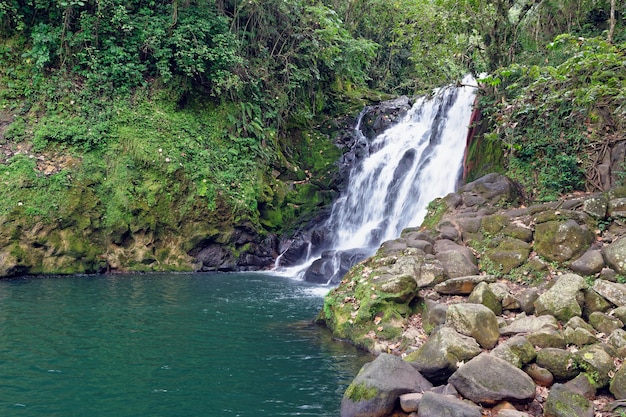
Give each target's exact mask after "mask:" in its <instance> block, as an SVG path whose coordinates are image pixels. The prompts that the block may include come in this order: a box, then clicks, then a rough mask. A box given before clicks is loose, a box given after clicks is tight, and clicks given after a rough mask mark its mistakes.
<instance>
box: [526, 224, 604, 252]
mask: <svg viewBox="0 0 626 417" xmlns="http://www.w3.org/2000/svg"><path fill="white" fill-rule="evenodd" d="M593 241H594V235H593V233H591V232H590V231H589V230H587V229H586V228H583V227H581V226H580V225H579V224H578V223H577V222H576V221H575V220H573V219H566V220H553V221H547V222H544V223H539V224H537V225H536V226H535V245H534V248H535V250H536V251H537V253H538V254H539V255H541V256H543V257H544V258H546V259H548V260H549V261H556V262H566V261H568V260H570V259H572V258H574V259H575V258H577V257H579V256H580V255H582V254H583V253H584V252H585V251H586V250H587V249H589V246H590V245H591V243H592V242H593Z"/></svg>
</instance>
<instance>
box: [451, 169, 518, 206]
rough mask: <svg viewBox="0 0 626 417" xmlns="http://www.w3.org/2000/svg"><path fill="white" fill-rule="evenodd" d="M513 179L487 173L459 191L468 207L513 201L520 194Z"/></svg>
mask: <svg viewBox="0 0 626 417" xmlns="http://www.w3.org/2000/svg"><path fill="white" fill-rule="evenodd" d="M516 190H517V189H516V187H515V184H514V183H513V181H511V180H510V179H508V178H507V177H505V176H504V175H501V174H495V173H492V174H487V175H485V176H483V177H481V178H479V179H477V180H476V181H472V182H470V183H467V184H465V185H464V186H463V187H461V188H460V189H459V191H458V194H460V195H461V197H462V198H463V203H464V204H465V205H466V206H467V207H474V206H483V205H486V204H492V205H495V204H498V203H513V202H515V200H516V199H517V198H518V196H519V194H518V192H517V191H516Z"/></svg>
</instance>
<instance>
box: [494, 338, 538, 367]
mask: <svg viewBox="0 0 626 417" xmlns="http://www.w3.org/2000/svg"><path fill="white" fill-rule="evenodd" d="M491 354H492V355H493V356H495V357H497V358H500V359H503V360H505V361H507V362H508V363H510V364H511V365H513V366H515V367H517V368H521V367H522V366H523V365H525V364H527V363H529V362H532V361H533V360H535V357H536V356H537V352H535V348H534V347H533V345H531V344H530V342H529V341H528V339H526V338H525V337H524V336H513V337H511V338H510V339H507V340H506V341H504V342H503V343H500V344H499V345H498V346H496V348H495V349H493V350H492V351H491Z"/></svg>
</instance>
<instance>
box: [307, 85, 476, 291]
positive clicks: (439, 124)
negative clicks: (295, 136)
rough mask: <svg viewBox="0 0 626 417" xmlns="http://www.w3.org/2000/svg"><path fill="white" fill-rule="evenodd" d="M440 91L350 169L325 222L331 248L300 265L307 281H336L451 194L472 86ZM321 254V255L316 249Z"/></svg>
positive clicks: (460, 160)
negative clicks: (438, 199)
mask: <svg viewBox="0 0 626 417" xmlns="http://www.w3.org/2000/svg"><path fill="white" fill-rule="evenodd" d="M474 85H475V81H474V79H473V78H472V77H471V76H466V77H465V78H464V79H463V81H462V85H461V86H448V87H444V88H440V89H437V90H435V91H434V92H433V94H432V95H431V96H428V97H421V98H419V99H417V100H416V101H415V103H414V104H413V106H412V107H411V109H410V110H409V111H408V112H407V114H406V116H404V118H402V119H401V120H400V121H399V122H398V123H396V124H395V125H393V126H391V127H389V128H388V129H387V130H385V131H384V132H383V133H382V134H380V135H378V136H377V137H376V138H374V139H373V140H369V141H368V139H367V138H365V137H364V136H363V133H362V131H361V118H362V115H361V116H360V118H359V121H358V123H357V126H356V128H355V134H356V135H360V136H359V138H358V140H359V141H361V142H363V141H366V142H369V155H368V156H366V157H365V158H364V159H363V160H362V161H360V163H358V164H357V166H356V167H355V168H353V170H352V172H351V174H350V178H349V185H348V187H347V188H346V191H345V192H344V194H343V195H342V196H341V197H340V198H339V199H338V200H337V201H336V202H335V204H334V205H333V208H332V211H331V215H330V217H329V219H328V221H327V223H326V225H325V228H326V229H328V230H330V231H331V233H332V236H331V238H330V244H329V250H327V251H325V252H323V253H322V254H321V258H320V259H317V260H314V259H308V260H307V262H305V263H304V265H305V267H303V270H304V269H306V267H308V269H306V272H305V273H304V272H302V273H304V277H305V279H307V280H312V281H316V282H321V283H324V282H326V281H328V283H330V282H336V281H338V278H339V279H340V278H341V276H342V275H343V274H344V273H345V272H346V270H347V268H349V267H350V266H351V265H352V264H354V263H355V262H357V261H358V260H360V259H362V258H364V257H366V256H369V255H371V254H373V253H374V252H375V251H376V249H377V248H378V247H379V246H380V244H381V243H382V242H384V241H386V240H389V239H394V238H397V237H398V236H399V235H400V233H401V231H402V230H403V229H404V228H407V227H411V226H419V225H420V224H421V223H422V221H423V220H424V216H425V215H426V210H427V205H428V203H429V202H431V201H432V200H434V199H435V198H437V197H443V196H445V195H446V194H448V193H450V192H453V191H454V190H455V189H456V186H457V184H458V182H459V177H460V173H461V170H462V163H463V157H464V153H465V146H466V139H467V132H468V125H469V120H470V116H471V112H472V107H473V103H474V98H475V95H476V94H475V93H476V91H475V90H476V88H475V87H473V86H474ZM318 256H319V254H318Z"/></svg>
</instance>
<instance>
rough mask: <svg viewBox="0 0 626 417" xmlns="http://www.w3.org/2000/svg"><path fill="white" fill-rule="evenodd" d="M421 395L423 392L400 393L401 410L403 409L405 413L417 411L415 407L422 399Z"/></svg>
mask: <svg viewBox="0 0 626 417" xmlns="http://www.w3.org/2000/svg"><path fill="white" fill-rule="evenodd" d="M423 395H424V394H422V393H421V392H411V393H409V394H402V395H401V396H400V408H402V411H404V412H405V413H412V412H414V411H417V408H418V407H419V405H420V402H421V401H422V396H423Z"/></svg>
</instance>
